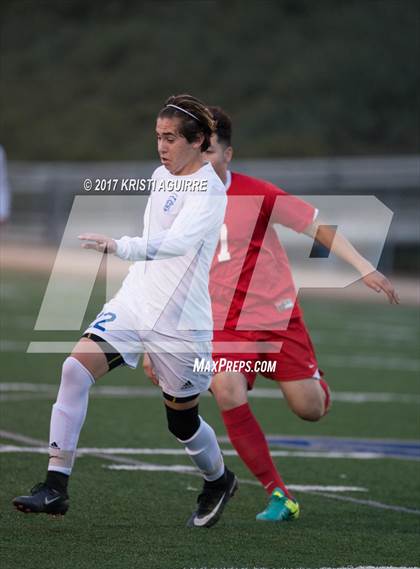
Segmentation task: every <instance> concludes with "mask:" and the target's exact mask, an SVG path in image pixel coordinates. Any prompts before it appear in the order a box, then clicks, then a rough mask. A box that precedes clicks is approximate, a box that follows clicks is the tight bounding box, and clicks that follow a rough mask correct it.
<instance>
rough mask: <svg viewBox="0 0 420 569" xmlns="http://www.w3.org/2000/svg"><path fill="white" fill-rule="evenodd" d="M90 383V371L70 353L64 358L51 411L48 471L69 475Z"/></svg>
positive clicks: (91, 382) (84, 414)
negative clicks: (58, 387) (58, 386)
mask: <svg viewBox="0 0 420 569" xmlns="http://www.w3.org/2000/svg"><path fill="white" fill-rule="evenodd" d="M94 383H95V380H94V378H93V376H92V374H91V373H90V372H89V371H88V370H87V369H86V368H85V366H84V365H83V364H81V363H80V362H79V360H77V359H76V358H73V357H72V356H70V357H68V358H67V359H66V360H65V361H64V364H63V370H62V374H61V383H60V389H59V390H58V395H57V401H56V402H55V404H54V405H53V408H52V414H51V423H50V446H49V451H50V461H49V464H48V470H55V471H57V472H62V473H63V474H67V475H70V474H71V470H72V468H73V463H74V459H75V456H76V448H77V443H78V440H79V435H80V431H81V430H82V426H83V423H84V421H85V417H86V412H87V408H88V401H89V390H90V388H91V387H92V385H93V384H94Z"/></svg>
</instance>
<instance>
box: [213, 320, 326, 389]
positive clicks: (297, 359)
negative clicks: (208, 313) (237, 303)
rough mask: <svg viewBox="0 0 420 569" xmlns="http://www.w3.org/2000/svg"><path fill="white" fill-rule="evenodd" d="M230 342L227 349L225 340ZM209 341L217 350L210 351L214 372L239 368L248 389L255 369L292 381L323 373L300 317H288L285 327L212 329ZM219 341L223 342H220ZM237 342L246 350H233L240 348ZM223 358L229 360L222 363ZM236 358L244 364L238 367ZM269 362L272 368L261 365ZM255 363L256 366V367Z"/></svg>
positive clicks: (270, 375)
mask: <svg viewBox="0 0 420 569" xmlns="http://www.w3.org/2000/svg"><path fill="white" fill-rule="evenodd" d="M233 342H234V343H235V347H234V349H233V350H232V351H229V343H233ZM213 343H214V344H215V346H214V348H215V349H216V350H220V351H215V352H214V353H213V360H214V362H215V363H216V364H217V372H221V371H240V373H242V374H243V375H244V376H245V377H246V379H247V381H248V387H249V389H252V387H253V385H254V382H255V378H256V377H257V373H259V374H260V375H263V376H264V377H267V378H268V379H272V380H274V381H296V380H298V379H307V378H309V377H315V378H319V377H320V376H322V375H323V373H322V371H320V370H319V369H318V362H317V360H316V356H315V350H314V347H313V345H312V341H311V338H310V336H309V333H308V330H307V329H306V326H305V323H304V321H303V319H302V318H300V317H299V318H292V319H291V320H290V322H289V326H288V327H287V329H286V330H268V331H261V330H252V331H243V330H231V329H224V330H215V331H214V337H213ZM220 343H223V344H224V345H223V346H221V345H220ZM218 344H219V345H218ZM241 344H242V346H244V345H245V346H246V347H245V349H246V350H247V351H246V353H245V352H244V351H243V348H242V351H240V352H237V350H238V349H241V348H238V347H239V346H240V345H241ZM280 344H281V347H280ZM232 345H233V344H232ZM248 346H249V351H248ZM262 350H264V351H262ZM279 350H280V351H279ZM225 362H232V364H227V365H226V366H225ZM235 362H237V363H236V364H235ZM240 362H246V367H243V368H242V369H238V368H239V367H241V365H242V366H243V365H244V363H243V364H240ZM256 362H258V363H257V364H256ZM270 362H271V366H272V367H273V366H275V370H274V371H271V370H272V367H271V370H269V371H265V369H264V366H265V367H268V364H269V363H270ZM229 365H230V369H229ZM256 367H259V368H260V369H258V370H257V371H256V369H255V368H256Z"/></svg>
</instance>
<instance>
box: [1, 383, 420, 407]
mask: <svg viewBox="0 0 420 569" xmlns="http://www.w3.org/2000/svg"><path fill="white" fill-rule="evenodd" d="M57 392H58V384H54V383H21V382H18V383H11V382H5V383H0V401H1V400H2V401H20V400H25V399H28V394H29V393H33V394H35V395H36V397H34V399H35V398H43V397H45V398H50V397H55V396H56V394H57ZM18 394H19V395H18ZM20 394H22V399H20V398H19V397H20V396H21V395H20ZM23 394H25V395H23ZM91 395H92V396H93V397H130V398H131V397H161V396H162V395H161V391H160V389H158V388H156V387H135V386H132V387H131V386H114V385H95V386H94V388H93V389H92V391H91ZM201 396H204V397H209V396H210V393H207V392H206V393H202V394H201ZM249 397H253V398H256V399H282V398H283V395H282V392H281V391H280V389H273V388H255V389H253V390H252V391H250V392H249ZM332 397H333V400H334V401H335V402H340V403H406V404H414V405H417V404H420V395H418V394H415V393H389V392H358V391H334V392H333V394H332Z"/></svg>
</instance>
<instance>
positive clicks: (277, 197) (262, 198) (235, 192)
mask: <svg viewBox="0 0 420 569" xmlns="http://www.w3.org/2000/svg"><path fill="white" fill-rule="evenodd" d="M227 196H228V203H227V208H226V213H225V220H224V224H223V226H222V229H221V237H220V244H219V246H218V248H217V251H216V254H215V257H214V259H213V264H212V267H211V271H210V283H209V288H210V295H211V299H212V308H213V319H214V329H215V330H221V329H223V328H232V329H241V330H256V329H260V330H279V329H284V328H285V327H287V323H288V321H289V319H290V317H291V316H292V315H293V317H295V316H300V315H301V312H300V308H299V305H298V304H297V302H296V289H295V286H294V283H293V278H292V275H291V271H290V266H289V260H288V258H287V254H286V251H285V250H284V248H283V247H282V245H281V243H280V241H279V239H278V236H277V233H276V231H275V229H274V227H273V224H276V223H279V224H281V225H284V226H286V227H289V228H291V229H293V230H295V231H297V232H299V233H300V232H302V231H303V230H304V229H305V228H306V227H308V226H309V225H310V224H311V223H312V222H313V220H314V218H315V216H316V209H315V208H314V207H313V206H312V205H310V204H308V203H306V202H304V201H303V200H301V199H299V198H297V197H295V196H291V195H289V194H287V193H286V192H284V191H283V190H281V189H279V188H277V187H276V186H274V185H273V184H271V183H269V182H266V181H263V180H258V179H256V178H251V177H250V176H245V175H243V174H237V173H232V181H231V184H230V186H229V189H228V192H227Z"/></svg>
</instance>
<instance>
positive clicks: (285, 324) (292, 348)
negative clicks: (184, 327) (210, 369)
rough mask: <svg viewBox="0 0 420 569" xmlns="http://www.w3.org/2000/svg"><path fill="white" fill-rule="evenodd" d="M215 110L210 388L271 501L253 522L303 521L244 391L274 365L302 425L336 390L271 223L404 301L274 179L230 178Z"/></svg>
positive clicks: (222, 116)
mask: <svg viewBox="0 0 420 569" xmlns="http://www.w3.org/2000/svg"><path fill="white" fill-rule="evenodd" d="M210 110H211V112H212V114H213V117H214V119H215V121H216V132H215V134H213V135H212V138H211V146H210V147H209V149H208V150H207V152H206V156H207V159H208V160H209V161H210V162H211V163H212V165H213V167H214V169H215V170H216V172H217V174H218V175H219V177H220V178H221V180H222V182H223V183H224V184H225V185H226V187H227V189H228V193H227V195H228V206H227V209H226V213H225V220H224V225H223V226H222V229H221V239H220V245H219V248H218V249H217V251H216V255H215V258H214V260H213V265H212V269H211V273H210V295H211V298H212V307H213V320H214V336H213V343H214V347H213V359H214V361H215V362H216V364H218V367H217V373H216V375H215V376H214V377H213V381H212V385H211V390H212V393H213V395H214V397H215V399H216V401H217V404H218V406H219V408H220V410H221V413H222V417H223V421H224V423H225V426H226V429H227V432H228V435H229V438H230V440H231V442H232V445H233V446H234V448H235V449H236V451H237V452H238V454H239V456H240V457H241V459H242V460H243V462H244V463H245V464H246V465H247V467H248V468H249V470H250V471H251V472H252V473H253V474H254V476H255V477H256V478H257V479H258V480H259V481H260V482H261V484H262V485H263V486H264V488H265V490H266V491H267V493H268V494H269V495H270V501H269V503H268V506H267V508H266V509H265V510H264V511H263V512H261V513H260V514H258V515H257V520H261V521H281V520H284V519H293V518H297V517H298V515H299V506H298V504H297V502H296V500H295V499H294V498H293V496H292V495H291V494H290V492H289V491H288V490H287V488H286V486H285V484H284V482H283V480H282V478H281V476H280V474H279V473H278V471H277V468H276V467H275V465H274V463H273V460H272V458H271V456H270V452H269V448H268V445H267V442H266V439H265V436H264V433H263V431H262V429H261V427H260V425H259V423H258V421H257V420H256V418H255V417H254V415H253V413H252V411H251V408H250V406H249V404H248V390H249V389H252V387H253V385H254V382H255V378H256V375H257V374H256V372H255V371H254V370H255V365H254V364H255V363H256V362H259V363H260V364H261V362H263V361H264V360H265V361H267V362H268V361H271V362H275V364H276V365H275V371H272V372H267V373H264V372H263V373H261V372H260V373H261V375H265V376H266V377H267V378H269V379H272V380H275V381H277V382H278V384H279V387H280V389H281V390H282V392H283V395H284V397H285V400H286V401H287V403H288V405H289V407H290V409H291V410H292V411H293V412H294V413H295V414H297V415H298V416H299V417H301V418H302V419H306V420H309V421H318V420H319V419H321V417H323V416H324V415H325V414H326V413H327V411H328V408H329V404H330V392H329V389H328V385H327V383H326V382H325V380H323V379H322V372H321V371H320V370H319V369H318V363H317V360H316V356H315V351H314V348H313V345H312V342H311V339H310V336H309V333H308V331H307V329H306V326H305V323H304V321H303V317H302V310H301V308H300V306H299V303H298V302H297V300H296V290H295V287H294V283H293V278H292V275H291V271H290V266H289V261H288V258H287V255H286V252H285V250H284V249H283V247H282V245H281V244H280V242H279V239H278V236H277V234H276V232H275V229H274V227H273V223H279V224H282V225H285V226H287V227H289V228H291V229H293V230H295V231H296V232H299V233H302V232H303V233H306V234H308V235H309V236H310V237H312V238H313V237H314V236H315V235H316V238H317V240H318V241H319V242H321V243H322V244H323V245H325V246H326V247H328V248H331V250H332V251H333V252H334V253H335V254H337V255H338V256H340V257H342V258H343V259H344V260H346V261H347V262H349V263H350V264H351V265H353V266H354V267H355V268H356V269H357V270H358V271H359V272H360V274H361V275H362V278H363V282H364V283H365V284H366V285H367V286H368V287H370V288H372V289H374V290H375V291H376V292H380V291H383V292H385V294H386V295H387V296H388V298H389V301H390V302H391V303H398V295H397V294H396V292H395V290H394V288H393V286H392V284H391V283H390V282H389V281H388V280H387V279H386V278H385V277H384V276H383V275H382V274H381V273H379V272H378V271H376V270H375V268H374V267H373V266H372V265H371V264H370V263H369V262H368V261H367V260H366V259H364V258H363V257H362V256H361V255H360V254H359V253H358V252H357V251H356V250H355V249H354V248H353V247H352V245H351V244H350V243H349V242H348V241H347V240H346V238H345V237H344V236H343V235H340V234H338V233H337V234H334V233H333V232H332V230H331V229H330V228H329V226H325V225H321V222H319V221H318V211H317V210H316V209H315V208H314V207H313V206H312V205H310V204H309V203H307V202H305V201H303V200H301V199H299V198H297V197H295V196H290V195H288V194H286V192H284V191H283V190H281V189H279V188H277V187H276V186H274V185H273V184H271V183H269V182H266V181H263V180H258V179H256V178H251V177H249V176H245V175H243V174H239V173H236V172H232V173H231V172H230V171H229V169H228V167H229V163H230V161H231V159H232V146H231V121H230V118H229V117H228V116H227V115H226V113H225V112H224V111H222V109H220V108H218V107H211V108H210ZM333 241H334V243H333ZM332 243H333V246H332V247H331V244H332ZM229 346H231V349H229ZM280 347H281V349H280ZM264 350H266V351H264ZM267 350H268V351H267ZM241 362H242V365H243V364H244V363H245V362H247V365H248V367H250V369H248V368H243V369H242V370H241V371H237V369H238V365H241ZM249 363H252V365H251V366H249ZM235 364H236V367H234V365H235ZM230 370H236V371H230Z"/></svg>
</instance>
